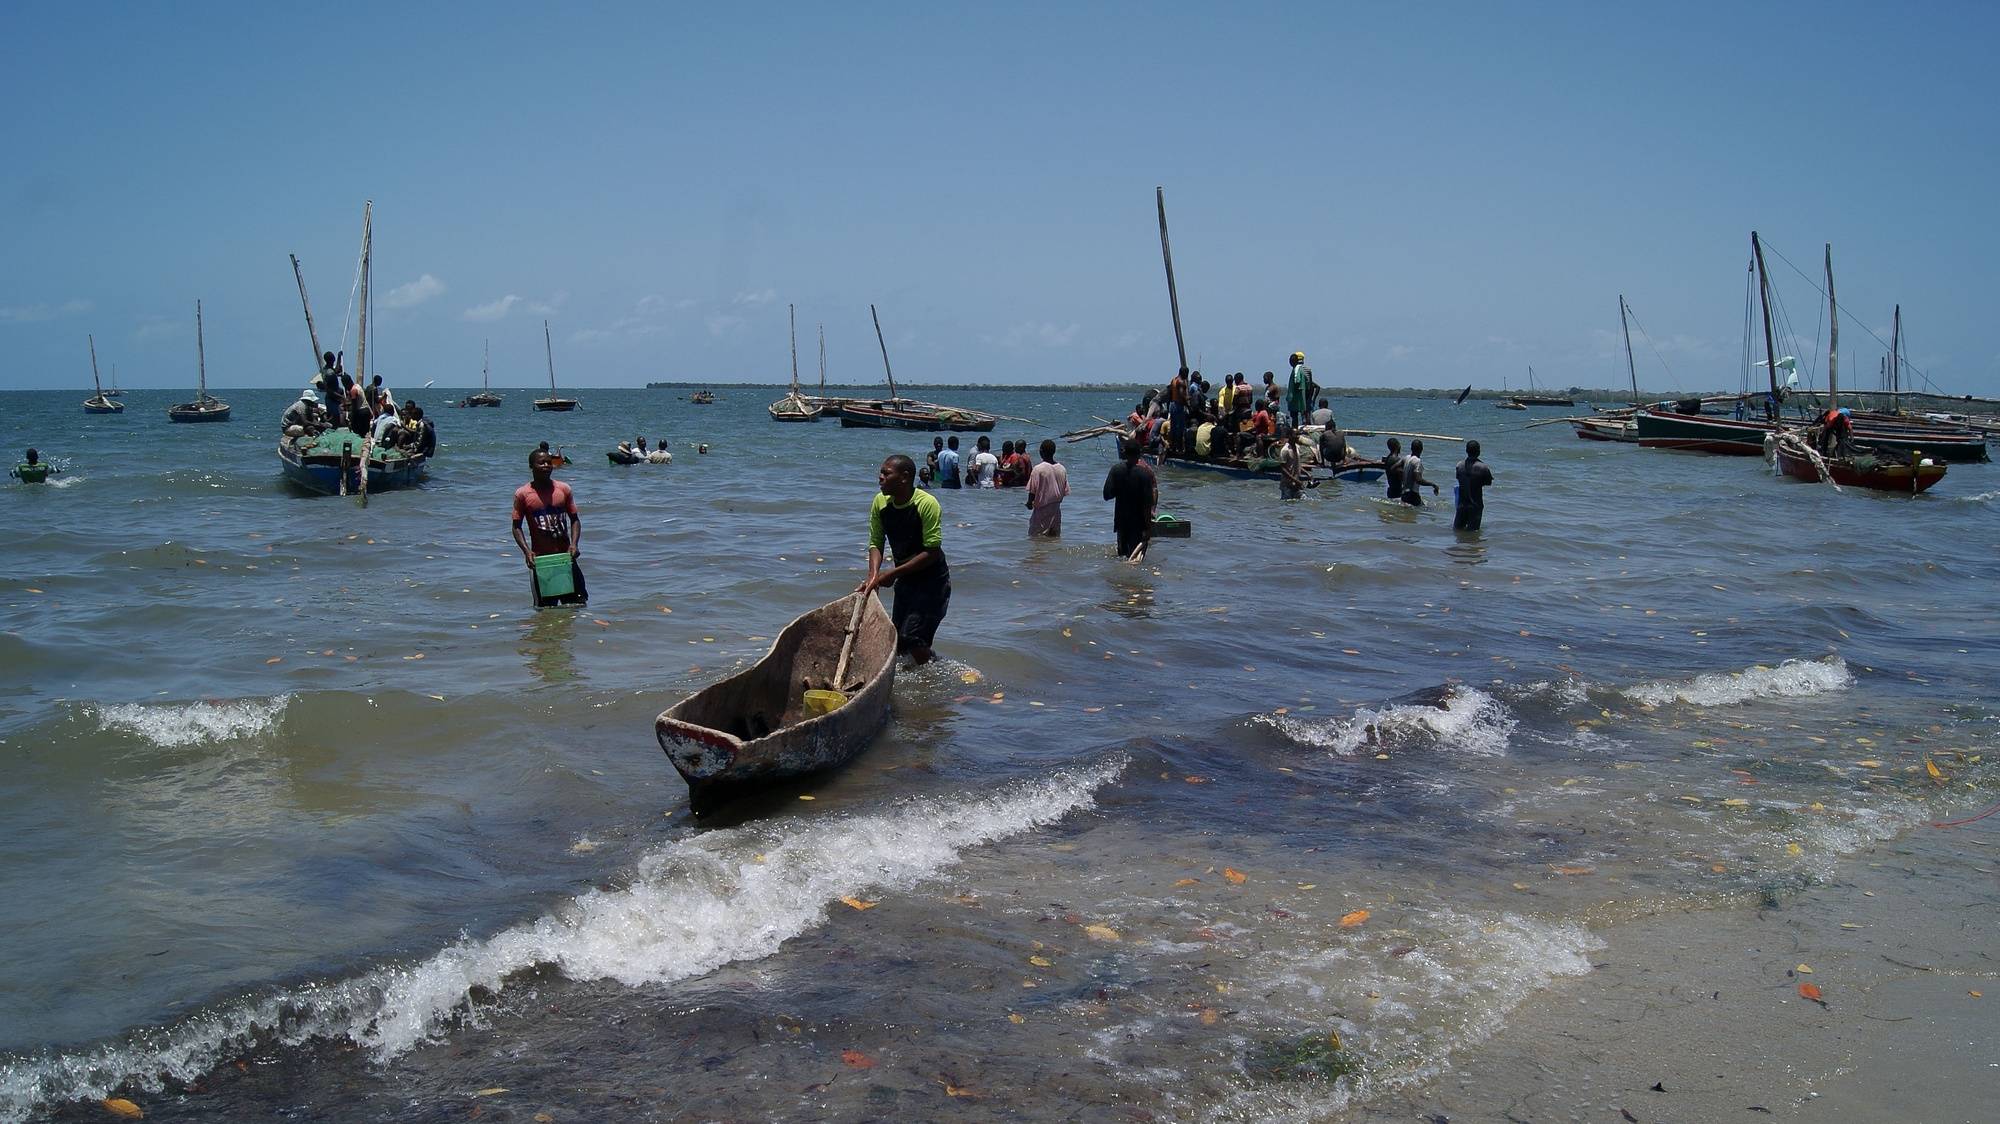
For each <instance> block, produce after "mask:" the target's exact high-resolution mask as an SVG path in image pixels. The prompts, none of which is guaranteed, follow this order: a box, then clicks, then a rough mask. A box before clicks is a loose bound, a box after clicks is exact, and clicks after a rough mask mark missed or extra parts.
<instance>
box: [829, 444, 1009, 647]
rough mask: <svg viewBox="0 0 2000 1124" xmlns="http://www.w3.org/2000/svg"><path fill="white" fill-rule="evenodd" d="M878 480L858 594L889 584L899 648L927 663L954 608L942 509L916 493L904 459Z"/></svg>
mask: <svg viewBox="0 0 2000 1124" xmlns="http://www.w3.org/2000/svg"><path fill="white" fill-rule="evenodd" d="M980 440H981V441H984V440H985V438H983V437H982V438H980ZM876 482H877V484H878V485H879V489H880V490H879V491H877V493H876V495H875V502H874V503H873V504H872V505H871V506H870V507H869V508H868V577H867V580H865V581H863V582H862V583H861V584H860V585H858V586H855V587H854V592H856V593H859V594H861V595H862V596H864V597H866V596H868V595H869V594H871V593H873V592H874V591H875V590H877V589H880V588H881V587H883V586H885V585H889V586H894V587H895V588H896V600H895V605H894V606H893V607H892V608H891V609H890V610H889V615H890V617H891V618H893V619H894V620H895V622H896V650H897V651H898V652H908V653H909V654H910V658H911V659H913V660H915V661H916V662H917V663H919V664H926V663H929V662H931V657H932V656H934V655H936V653H935V652H933V651H932V650H931V641H932V640H933V639H935V638H936V636H937V630H938V625H940V624H943V623H944V614H945V610H946V609H947V608H948V607H949V606H950V605H951V569H950V567H949V566H947V565H946V564H945V559H944V529H943V528H944V508H943V507H941V506H939V504H938V501H937V497H936V496H934V495H932V494H930V493H929V492H919V491H917V465H916V462H915V461H913V460H911V459H910V458H908V457H906V456H902V455H900V454H898V455H897V456H893V457H890V458H889V459H888V460H885V461H883V462H882V470H881V471H880V472H879V473H877V474H876ZM885 546H886V547H887V548H888V549H889V550H890V551H891V552H893V553H894V555H895V558H896V564H895V565H894V566H893V567H891V568H890V569H888V570H884V569H882V551H883V548H884V547H885Z"/></svg>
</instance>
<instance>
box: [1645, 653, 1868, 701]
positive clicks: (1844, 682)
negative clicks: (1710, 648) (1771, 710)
mask: <svg viewBox="0 0 2000 1124" xmlns="http://www.w3.org/2000/svg"><path fill="white" fill-rule="evenodd" d="M1852 686H1854V674H1853V673H1852V672H1850V671H1848V670H1847V661H1846V660H1843V659H1841V658H1840V657H1839V656H1828V657H1826V658H1825V659H1819V660H1786V661H1785V662H1784V663H1781V664H1779V665H1778V666H1776V667H1753V668H1750V669H1748V670H1745V671H1731V672H1718V673H1711V674H1708V675H1697V676H1695V677H1694V678H1693V679H1667V680H1659V681H1657V682H1652V683H1641V684H1639V685H1638V686H1635V687H1627V688H1625V697H1626V698H1629V699H1631V700H1633V701H1634V702H1639V703H1644V704H1646V705H1648V706H1665V705H1667V704H1668V703H1674V702H1683V703H1687V704H1689V705H1690V706H1735V705H1737V704H1738V703H1746V702H1749V701H1750V700H1751V699H1765V698H1808V697H1810V696H1813V695H1824V694H1828V693H1830V692H1833V691H1844V690H1846V689H1847V688H1849V687H1852Z"/></svg>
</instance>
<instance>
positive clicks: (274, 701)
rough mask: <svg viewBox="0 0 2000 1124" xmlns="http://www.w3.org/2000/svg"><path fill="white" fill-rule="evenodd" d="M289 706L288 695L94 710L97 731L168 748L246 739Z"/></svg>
mask: <svg viewBox="0 0 2000 1124" xmlns="http://www.w3.org/2000/svg"><path fill="white" fill-rule="evenodd" d="M291 702H292V697H291V696H290V695H279V696H277V697H276V698H268V699H237V700H235V701H232V702H194V703H169V704H161V705H154V704H147V703H121V704H118V705H115V706H94V707H91V708H90V711H91V713H94V714H95V715H96V717H97V723H98V727H99V728H100V729H104V730H108V731H112V732H115V733H121V734H132V735H135V736H137V737H139V738H143V739H144V740H146V741H149V742H152V743H153V744H154V745H158V746H165V747H168V748H178V747H180V746H188V745H199V744H201V743H203V742H221V741H233V740H236V739H239V738H247V737H251V736H253V735H256V734H261V733H263V732H264V731H266V730H268V729H270V728H271V727H272V726H275V725H276V724H277V723H278V722H279V720H281V719H282V718H284V716H285V708H286V707H289V706H290V705H291Z"/></svg>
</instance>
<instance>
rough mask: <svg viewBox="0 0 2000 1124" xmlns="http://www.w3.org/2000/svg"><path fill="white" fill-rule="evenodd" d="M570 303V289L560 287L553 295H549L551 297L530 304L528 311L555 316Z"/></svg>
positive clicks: (539, 314) (538, 314)
mask: <svg viewBox="0 0 2000 1124" xmlns="http://www.w3.org/2000/svg"><path fill="white" fill-rule="evenodd" d="M568 303H569V290H568V289H558V290H556V292H555V294H554V295H553V296H551V297H549V299H547V300H544V301H535V302H534V303H532V304H530V305H529V306H528V311H529V312H532V313H534V314H535V315H537V316H554V315H555V314H556V313H558V312H561V311H562V310H563V306H564V305H566V304H568Z"/></svg>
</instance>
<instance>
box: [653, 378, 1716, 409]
mask: <svg viewBox="0 0 2000 1124" xmlns="http://www.w3.org/2000/svg"><path fill="white" fill-rule="evenodd" d="M789 385H790V384H788V383H741V382H649V383H647V384H646V389H647V390H718V391H725V392H734V391H739V390H760V389H761V390H769V391H772V392H774V393H777V394H783V393H784V392H785V391H786V390H787V389H788V387H789ZM1153 388H1154V387H1153V384H1152V383H1137V382H1063V383H992V382H957V383H943V382H934V383H932V382H927V383H916V382H911V383H906V382H901V381H900V380H899V381H898V383H897V389H898V390H904V391H919V390H921V391H924V392H927V393H928V392H931V391H940V390H960V391H996V390H997V391H1023V392H1027V391H1032V392H1036V393H1041V394H1130V395H1133V396H1135V397H1136V396H1138V395H1143V394H1145V393H1146V391H1148V390H1150V389H1153ZM801 389H803V390H804V392H805V393H807V394H812V395H819V394H820V391H819V390H818V389H817V388H815V387H802V388H801ZM887 389H888V388H887V387H884V386H883V385H882V384H880V383H866V384H851V383H828V384H827V386H826V392H825V393H826V396H827V397H854V398H879V397H881V396H882V395H883V394H884V393H886V391H887ZM1320 393H1321V394H1322V395H1323V396H1324V397H1326V398H1328V399H1333V398H1443V399H1447V400H1449V399H1455V398H1457V397H1458V395H1459V390H1457V389H1439V388H1437V387H1425V386H1405V387H1387V386H1367V387H1347V386H1343V387H1321V388H1320ZM1527 393H1528V392H1527V391H1525V390H1498V389H1492V390H1489V389H1484V388H1475V389H1474V390H1473V391H1472V393H1471V394H1468V395H1466V400H1467V401H1471V400H1473V399H1479V400H1482V401H1502V400H1505V399H1508V398H1514V397H1517V396H1519V395H1523V394H1527ZM1542 393H1545V394H1561V395H1564V396H1566V397H1570V398H1574V399H1576V400H1577V401H1578V402H1616V403H1620V404H1624V405H1629V404H1631V401H1632V392H1631V391H1630V390H1602V389H1590V388H1586V387H1576V386H1573V387H1570V388H1568V389H1567V390H1561V391H1558V390H1554V389H1551V388H1546V387H1545V388H1543V390H1542ZM1707 393H1727V392H1724V391H1716V392H1707ZM1688 397H1692V395H1691V394H1689V393H1687V392H1682V391H1672V392H1659V391H1647V392H1646V393H1645V395H1644V397H1643V399H1642V400H1643V401H1647V402H1665V401H1671V400H1673V399H1678V398H1688Z"/></svg>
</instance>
